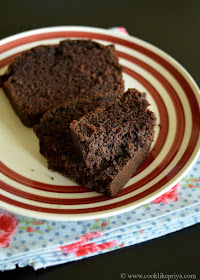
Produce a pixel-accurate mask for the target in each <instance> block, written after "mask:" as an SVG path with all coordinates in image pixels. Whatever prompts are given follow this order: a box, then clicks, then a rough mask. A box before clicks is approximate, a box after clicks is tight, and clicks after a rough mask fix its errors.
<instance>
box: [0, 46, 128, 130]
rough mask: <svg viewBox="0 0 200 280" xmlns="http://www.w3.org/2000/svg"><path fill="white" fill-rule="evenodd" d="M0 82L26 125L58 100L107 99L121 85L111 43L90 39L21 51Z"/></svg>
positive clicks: (109, 98) (121, 87) (119, 71)
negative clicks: (99, 42) (100, 42)
mask: <svg viewBox="0 0 200 280" xmlns="http://www.w3.org/2000/svg"><path fill="white" fill-rule="evenodd" d="M1 84H2V87H3V89H4V91H5V93H6V95H7V97H8V98H9V100H10V103H11V104H12V106H13V108H14V110H15V112H16V113H17V115H18V116H19V118H20V119H21V121H22V122H23V123H24V124H25V125H27V126H29V127H31V126H33V125H34V124H36V123H38V122H39V120H40V118H41V116H42V115H43V114H44V113H45V112H46V111H47V110H49V109H50V108H53V107H55V106H57V105H59V104H62V103H64V102H67V101H68V102H70V101H71V100H75V99H77V98H79V99H80V98H88V99H91V100H102V101H105V102H107V101H108V100H111V99H113V98H114V97H116V96H117V95H118V94H119V93H121V94H122V93H123V88H124V83H123V80H122V67H121V66H120V65H119V63H118V58H117V55H116V53H115V49H114V46H113V45H110V46H104V45H101V44H98V43H96V42H94V41H91V40H65V41H61V42H60V44H58V45H56V46H39V47H35V48H32V49H30V50H28V51H25V52H23V53H22V54H21V55H19V56H18V57H17V58H16V59H15V60H14V61H13V62H12V63H11V64H10V66H9V68H8V70H7V71H6V73H5V74H4V75H3V76H2V77H1Z"/></svg>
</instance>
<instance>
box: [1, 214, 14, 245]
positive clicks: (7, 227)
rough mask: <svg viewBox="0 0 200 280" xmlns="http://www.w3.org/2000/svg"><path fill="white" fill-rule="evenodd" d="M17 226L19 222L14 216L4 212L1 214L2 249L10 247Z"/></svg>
mask: <svg viewBox="0 0 200 280" xmlns="http://www.w3.org/2000/svg"><path fill="white" fill-rule="evenodd" d="M17 226H18V220H17V218H16V217H15V216H14V215H12V214H10V213H6V212H4V211H2V212H0V247H2V248H6V247H8V246H9V243H10V241H12V238H11V237H12V235H13V234H14V233H15V232H16V229H17Z"/></svg>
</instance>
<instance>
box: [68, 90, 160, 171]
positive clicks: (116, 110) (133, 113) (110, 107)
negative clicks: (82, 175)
mask: <svg viewBox="0 0 200 280" xmlns="http://www.w3.org/2000/svg"><path fill="white" fill-rule="evenodd" d="M148 106H149V103H148V102H147V100H146V98H145V96H144V94H143V93H140V92H139V91H137V90H136V89H129V90H128V91H127V92H126V93H124V94H123V95H122V96H119V97H118V98H116V99H115V100H114V101H110V102H108V103H107V104H106V105H103V106H101V107H99V108H97V109H96V110H94V111H93V112H90V113H89V114H87V115H85V116H83V117H81V118H80V119H79V120H74V121H73V122H72V123H71V125H70V129H71V133H72V138H73V142H74V146H75V148H76V150H77V152H78V153H79V155H80V156H81V157H82V158H83V161H84V163H85V165H86V167H87V168H88V169H89V170H90V171H91V174H92V173H94V172H95V170H98V169H101V168H102V167H103V166H104V165H106V164H107V163H108V162H111V161H112V160H114V159H115V158H116V157H118V156H121V155H123V156H128V157H133V156H134V154H135V153H136V152H138V151H139V150H140V149H141V148H143V147H144V148H145V147H147V146H149V145H148V144H149V143H151V142H152V140H153V137H154V131H153V130H152V129H151V128H152V124H153V123H154V119H155V116H154V114H153V113H152V112H151V111H150V110H149V109H148Z"/></svg>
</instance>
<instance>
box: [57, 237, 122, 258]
mask: <svg viewBox="0 0 200 280" xmlns="http://www.w3.org/2000/svg"><path fill="white" fill-rule="evenodd" d="M100 235H101V234H100V233H99V232H88V233H86V234H84V235H82V236H81V237H80V241H77V242H75V243H72V244H69V245H65V246H60V247H59V249H60V250H61V251H63V254H66V253H72V252H73V253H74V254H75V255H76V257H80V256H84V255H88V254H92V253H94V252H97V251H100V250H105V249H108V248H111V247H114V246H116V245H117V241H116V240H114V241H111V242H105V243H102V244H98V245H97V244H95V243H90V244H88V240H89V239H92V238H95V237H98V236H100Z"/></svg>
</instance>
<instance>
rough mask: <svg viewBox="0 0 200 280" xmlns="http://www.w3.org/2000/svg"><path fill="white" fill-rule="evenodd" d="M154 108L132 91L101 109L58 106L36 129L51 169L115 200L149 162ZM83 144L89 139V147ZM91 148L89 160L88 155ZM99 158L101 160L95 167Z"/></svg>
mask: <svg viewBox="0 0 200 280" xmlns="http://www.w3.org/2000/svg"><path fill="white" fill-rule="evenodd" d="M148 105H149V104H148V102H147V101H146V99H145V97H144V95H143V94H141V93H140V92H138V91H137V90H135V89H129V90H128V91H127V92H126V93H124V94H123V96H121V97H120V96H119V97H117V98H116V99H115V100H114V101H113V102H109V103H108V104H106V105H101V106H100V107H99V104H97V103H96V104H95V103H93V102H91V101H89V100H84V102H83V101H81V102H80V101H75V102H71V103H65V104H62V105H61V106H57V107H56V108H54V109H51V110H49V111H48V112H46V113H45V114H44V116H43V117H42V119H41V121H40V123H39V124H38V125H36V126H35V127H34V129H35V132H36V135H37V136H38V138H39V140H40V151H41V153H42V154H43V155H44V156H45V157H46V158H47V160H48V164H49V168H50V169H53V170H55V171H58V172H60V173H62V174H63V175H64V176H70V177H74V178H75V179H76V181H77V182H78V183H79V184H81V185H83V186H85V187H87V188H90V189H92V190H95V191H97V192H100V193H104V194H106V195H107V196H109V197H114V196H116V195H117V194H118V192H119V191H120V190H121V189H122V188H123V186H124V185H125V184H126V183H127V182H128V180H129V179H130V178H131V177H132V176H133V175H134V173H135V172H136V171H137V170H138V168H139V167H140V166H141V164H142V162H143V161H144V160H145V158H146V157H147V156H148V153H149V149H150V146H151V143H152V141H153V136H154V127H155V122H156V118H155V116H154V113H152V112H151V111H150V110H148V109H147V107H148ZM97 107H98V108H97ZM96 108H97V109H96ZM95 109H96V110H95ZM91 110H93V111H92V112H90V111H91ZM88 112H90V113H88ZM74 120H77V121H75V122H73V121H74ZM84 123H85V124H87V125H86V128H85V127H84V125H83V124H84ZM88 124H89V125H88ZM79 125H80V126H79ZM82 125H83V127H82ZM91 126H92V128H91ZM88 127H89V129H88ZM111 128H112V129H111ZM70 130H71V131H72V134H71V133H70ZM94 132H95V133H96V134H95V133H94ZM79 133H80V134H81V135H80V134H79ZM74 134H75V135H74ZM81 139H82V140H83V139H87V142H85V144H84V146H81V145H82V143H81ZM73 140H74V143H73ZM92 143H93V144H92ZM88 147H89V149H90V152H91V153H90V157H89V158H88V157H87V152H86V153H85V154H84V153H83V151H86V149H88ZM99 147H101V149H99ZM77 151H78V152H77ZM83 154H84V155H83ZM95 154H98V156H97V157H96V159H94V161H93V162H92V163H91V160H92V158H93V156H94V155H95ZM80 155H81V156H80ZM84 157H85V158H84Z"/></svg>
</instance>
